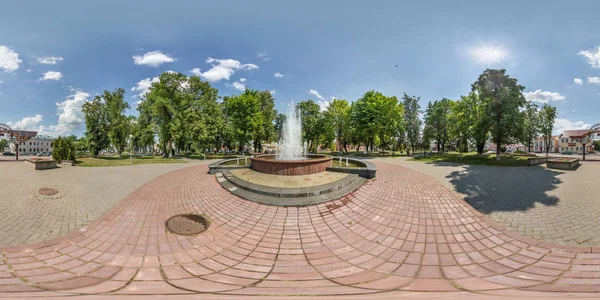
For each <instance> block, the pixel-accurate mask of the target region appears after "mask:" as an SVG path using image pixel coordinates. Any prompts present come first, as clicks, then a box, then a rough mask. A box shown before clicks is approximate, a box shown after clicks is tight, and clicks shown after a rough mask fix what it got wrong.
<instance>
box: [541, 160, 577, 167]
mask: <svg viewBox="0 0 600 300" xmlns="http://www.w3.org/2000/svg"><path fill="white" fill-rule="evenodd" d="M577 166H579V159H577V158H554V159H549V160H548V161H547V162H546V167H548V168H550V169H560V170H574V169H576V168H577Z"/></svg>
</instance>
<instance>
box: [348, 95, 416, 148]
mask: <svg viewBox="0 0 600 300" xmlns="http://www.w3.org/2000/svg"><path fill="white" fill-rule="evenodd" d="M403 113H404V111H403V106H402V105H401V104H399V103H398V98H396V97H387V96H385V95H383V94H382V93H380V92H375V91H368V92H366V93H365V94H364V95H363V96H362V97H361V98H360V99H358V100H357V101H356V102H354V103H353V105H352V110H351V119H352V123H354V124H355V133H356V134H357V135H358V136H359V137H360V139H361V140H363V141H364V142H365V144H366V145H367V146H368V147H369V148H370V150H371V151H373V150H374V146H375V144H376V143H375V138H377V139H378V144H379V146H381V147H382V148H385V147H386V146H390V145H391V144H392V141H394V140H395V139H396V138H398V134H399V133H400V132H402V129H403V125H404V122H403V119H402V114H403Z"/></svg>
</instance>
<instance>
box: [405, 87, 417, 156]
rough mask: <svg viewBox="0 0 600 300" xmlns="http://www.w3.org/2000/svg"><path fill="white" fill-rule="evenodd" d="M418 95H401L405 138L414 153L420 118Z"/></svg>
mask: <svg viewBox="0 0 600 300" xmlns="http://www.w3.org/2000/svg"><path fill="white" fill-rule="evenodd" d="M419 99H420V97H415V96H408V95H407V94H406V93H404V96H403V97H402V100H403V103H404V124H405V126H406V139H407V140H408V143H409V144H410V148H411V149H412V153H413V154H414V153H415V146H416V145H417V144H418V143H419V140H420V136H419V135H420V132H421V120H420V119H419V112H420V111H419V109H420V108H421V106H420V105H419Z"/></svg>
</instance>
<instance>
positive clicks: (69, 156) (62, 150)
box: [52, 136, 75, 162]
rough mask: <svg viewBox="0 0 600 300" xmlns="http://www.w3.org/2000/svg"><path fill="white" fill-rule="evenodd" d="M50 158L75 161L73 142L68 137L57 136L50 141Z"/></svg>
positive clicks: (59, 160)
mask: <svg viewBox="0 0 600 300" xmlns="http://www.w3.org/2000/svg"><path fill="white" fill-rule="evenodd" d="M52 148H53V150H52V159H54V160H56V161H58V162H61V161H63V160H72V161H75V143H74V142H73V141H72V140H70V139H65V138H62V137H60V136H59V137H58V138H57V139H55V140H54V142H53V143H52Z"/></svg>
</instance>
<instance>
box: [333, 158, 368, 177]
mask: <svg viewBox="0 0 600 300" xmlns="http://www.w3.org/2000/svg"><path fill="white" fill-rule="evenodd" d="M344 159H348V161H350V162H353V163H357V164H361V165H364V167H362V168H346V167H333V166H331V167H327V171H331V172H340V173H348V174H358V176H360V177H363V178H367V179H372V178H375V176H377V175H376V173H377V167H376V166H375V165H374V164H373V163H371V162H369V161H366V160H362V159H355V158H344Z"/></svg>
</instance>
